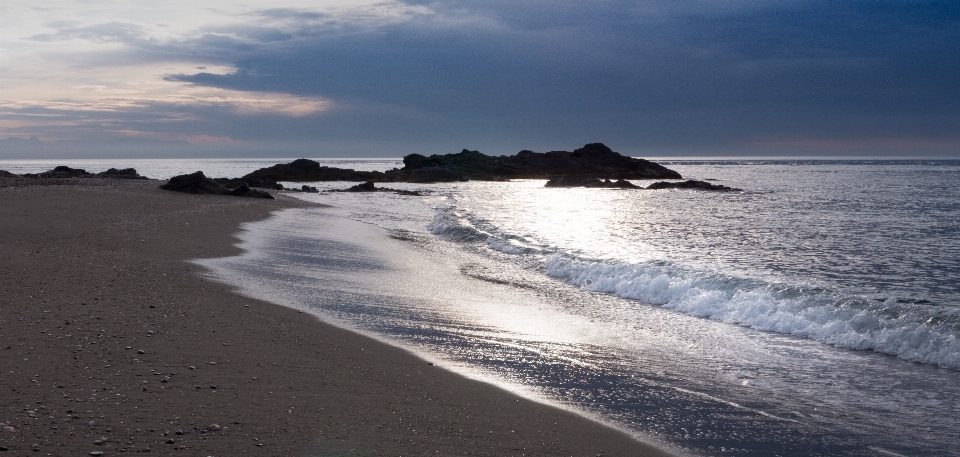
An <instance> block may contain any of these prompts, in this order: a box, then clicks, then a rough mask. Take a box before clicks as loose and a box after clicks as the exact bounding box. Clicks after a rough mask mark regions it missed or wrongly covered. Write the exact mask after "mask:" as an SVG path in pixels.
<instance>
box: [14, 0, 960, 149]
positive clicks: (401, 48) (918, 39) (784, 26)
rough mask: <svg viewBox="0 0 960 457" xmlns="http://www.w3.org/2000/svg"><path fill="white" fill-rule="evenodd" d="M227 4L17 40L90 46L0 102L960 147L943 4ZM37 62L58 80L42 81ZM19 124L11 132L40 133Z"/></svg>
mask: <svg viewBox="0 0 960 457" xmlns="http://www.w3.org/2000/svg"><path fill="white" fill-rule="evenodd" d="M218 7H219V8H222V9H225V10H226V12H223V11H221V12H218V13H216V14H213V13H211V14H212V15H211V16H209V18H208V19H206V20H205V21H200V20H196V21H194V22H192V23H191V24H192V25H190V27H186V26H178V27H177V28H176V30H174V31H170V30H168V29H165V28H164V27H162V26H160V25H157V23H155V22H153V23H151V22H148V21H104V22H102V23H93V24H90V23H86V24H80V23H76V22H71V23H67V22H47V23H46V26H47V27H48V29H49V28H52V29H53V31H49V30H48V31H45V32H43V33H33V34H30V35H28V36H29V38H30V39H29V40H28V41H30V42H32V43H35V44H36V46H54V45H57V44H58V43H59V44H71V46H81V45H82V43H89V45H90V46H93V47H91V48H88V49H87V48H84V51H83V52H73V50H71V53H70V54H66V53H61V54H56V53H57V52H60V51H56V50H54V48H52V47H51V48H42V49H46V50H45V51H44V52H45V53H46V54H44V55H47V56H50V57H49V59H50V61H53V60H54V58H53V56H57V57H60V58H62V59H63V60H69V59H74V60H77V61H76V62H73V64H74V65H75V66H76V68H78V70H67V69H65V67H66V65H62V66H61V67H57V68H58V69H57V70H56V71H53V72H50V71H47V72H42V71H37V70H32V71H28V70H22V71H23V75H24V76H23V77H22V78H20V79H17V71H20V70H15V71H10V72H7V70H6V68H8V67H4V69H5V74H9V75H11V77H14V78H13V79H15V80H16V81H17V84H22V85H23V87H24V88H26V90H18V96H17V97H15V98H14V97H10V96H9V94H10V92H5V93H3V94H2V95H0V99H2V100H0V102H2V103H0V106H2V107H4V108H5V109H6V110H7V111H8V112H17V113H24V115H26V113H28V112H29V113H33V114H37V113H50V112H54V111H59V112H63V111H75V112H78V113H80V112H82V111H102V112H121V111H123V112H125V113H131V112H134V111H137V112H142V113H143V114H144V116H146V117H148V118H149V117H151V116H152V117H153V118H156V119H183V118H187V117H189V118H190V119H191V125H192V127H193V128H196V129H201V128H202V129H206V130H205V131H203V132H200V131H196V132H191V133H190V134H191V135H208V136H210V137H213V138H220V137H226V138H245V139H244V140H243V141H251V139H255V138H259V139H262V140H264V141H283V139H286V140H288V141H305V142H310V141H339V142H349V141H355V142H357V144H360V142H368V143H365V144H369V142H371V141H373V142H380V143H382V144H386V143H389V141H391V140H396V141H398V142H405V144H410V145H413V144H416V145H424V144H435V145H436V147H437V148H441V147H446V145H452V144H456V143H459V146H462V147H468V146H469V147H471V148H481V149H484V148H487V147H488V148H495V149H496V148H507V149H505V150H499V151H497V150H495V151H494V152H511V151H512V152H515V150H516V149H520V148H531V149H540V150H545V149H560V148H569V147H571V146H570V145H571V144H573V145H577V144H582V143H584V142H588V141H605V142H608V143H611V144H612V145H616V146H617V148H618V149H620V150H624V151H637V152H641V151H655V152H657V153H669V152H670V151H674V152H684V151H696V152H698V153H704V152H705V151H706V152H708V151H721V152H722V151H736V150H738V148H743V149H749V148H755V147H760V146H758V145H763V147H764V148H773V147H776V145H780V146H782V147H784V148H787V147H789V146H790V145H792V144H797V143H796V142H797V141H801V142H805V143H804V144H806V145H807V146H808V147H809V150H815V149H816V148H817V147H822V148H824V149H826V148H828V147H829V148H844V147H847V148H849V149H850V150H852V151H854V150H861V149H863V148H860V147H859V146H857V145H858V144H866V145H870V144H878V145H879V144H898V145H900V146H901V147H903V148H905V149H909V148H912V147H914V146H911V145H915V146H916V147H918V148H919V147H921V146H922V145H924V144H928V145H929V144H946V145H951V144H954V143H953V141H954V140H953V138H955V136H956V134H955V133H954V132H956V131H958V128H960V107H958V104H957V103H956V102H955V101H956V100H958V99H960V88H958V87H957V85H956V81H957V80H960V61H958V60H957V59H956V58H954V57H953V56H956V55H960V8H958V7H957V6H956V5H955V2H942V1H913V2H892V1H891V2H887V1H873V2H866V1H855V2H840V3H837V2H828V1H823V0H805V1H791V2H785V1H754V0H742V1H725V2H703V1H699V0H697V1H694V0H689V1H673V2H666V1H651V2H642V3H637V2H632V1H620V0H609V1H601V2H589V3H584V2H576V1H572V0H571V1H567V0H558V1H557V2H552V3H551V4H550V6H549V7H544V6H543V4H542V2H532V1H526V0H514V1H485V2H450V1H407V2H399V1H389V0H388V1H379V2H371V3H364V4H356V3H352V2H341V3H337V4H332V5H327V6H325V7H322V8H317V7H313V6H311V4H310V2H307V3H301V4H295V3H289V4H288V3H284V4H281V5H279V7H260V8H258V7H257V5H254V6H253V7H250V8H249V9H244V10H239V9H236V8H235V7H233V8H232V7H231V6H230V5H229V4H219V5H218ZM218 11H220V10H218ZM37 49H41V48H37ZM78 56H79V58H78ZM0 65H3V64H2V63H0ZM37 65H38V67H36V68H37V69H40V68H41V67H40V66H39V65H40V64H37ZM43 65H45V67H43V68H54V67H52V66H51V65H53V64H51V63H50V62H45V63H43ZM28 67H29V65H25V66H24V68H28ZM197 67H206V69H203V70H202V71H200V72H198V71H197V70H198V68H197ZM28 74H29V75H36V74H53V75H59V76H58V77H59V78H60V79H57V78H50V80H49V81H44V82H42V84H41V83H40V82H37V83H36V84H37V89H36V90H33V89H31V87H32V86H31V84H33V83H31V82H30V80H29V77H28V76H27V75H28ZM118 81H119V82H118ZM40 86H42V87H43V88H41V87H40ZM51 87H53V88H54V89H51ZM57 87H59V88H61V89H56V88H57ZM41 92H43V94H45V95H39V94H40V93H41ZM21 94H22V95H21ZM38 110H39V111H38ZM18 122H21V124H19V125H20V127H18V128H17V129H18V130H17V133H18V134H19V133H24V134H26V133H30V132H28V130H29V128H28V127H27V124H24V123H22V122H27V121H25V120H21V121H18ZM31 122H35V121H31ZM118 122H120V121H118ZM150 128H151V127H149V126H139V125H137V126H130V130H131V131H138V132H139V131H144V132H147V131H150ZM123 130H124V129H122V128H113V130H111V131H115V132H116V131H123ZM2 132H3V127H2V124H0V133H2ZM164 134H166V133H164ZM797 138H803V140H796V139H797ZM871 138H875V139H876V141H877V142H876V143H870V142H871V141H874V140H871ZM897 138H903V139H905V140H904V141H901V142H899V143H898V142H897V140H896V139H897ZM908 140H909V141H908ZM411 147H413V146H411ZM878 147H879V146H878ZM941 149H949V146H945V147H944V148H941ZM437 152H442V151H439V150H438V151H437Z"/></svg>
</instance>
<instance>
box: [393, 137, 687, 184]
mask: <svg viewBox="0 0 960 457" xmlns="http://www.w3.org/2000/svg"><path fill="white" fill-rule="evenodd" d="M403 163H404V167H403V169H401V170H399V172H405V173H407V174H413V173H415V171H416V170H417V169H420V168H426V167H436V168H447V169H449V170H452V171H455V172H457V173H460V175H462V176H463V177H464V178H467V179H477V180H502V179H550V178H553V177H556V176H570V177H572V176H583V177H592V178H612V179H656V178H659V179H681V176H680V174H679V173H677V172H675V171H673V170H670V169H668V168H665V167H663V166H661V165H657V164H655V163H653V162H649V161H646V160H643V159H635V158H632V157H627V156H624V155H621V154H619V153H617V152H614V151H612V150H611V149H610V148H608V147H607V146H605V145H604V144H602V143H591V144H587V145H585V146H584V147H582V148H580V149H576V150H574V151H573V152H567V151H552V152H545V153H539V152H533V151H520V152H518V153H517V154H516V155H514V156H504V157H491V156H486V155H483V154H481V153H479V152H477V151H468V150H466V149H464V150H463V151H461V152H460V153H457V154H447V155H443V156H438V155H432V156H430V157H424V156H421V155H419V154H411V155H408V156H406V157H404V158H403Z"/></svg>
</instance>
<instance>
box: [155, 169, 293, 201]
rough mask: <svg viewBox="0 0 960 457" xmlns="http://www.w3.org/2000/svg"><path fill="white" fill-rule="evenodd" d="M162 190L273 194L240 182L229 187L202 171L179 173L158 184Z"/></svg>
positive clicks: (228, 193)
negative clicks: (186, 173)
mask: <svg viewBox="0 0 960 457" xmlns="http://www.w3.org/2000/svg"><path fill="white" fill-rule="evenodd" d="M160 188H161V189H163V190H170V191H173V192H185V193H188V194H215V195H234V196H237V197H254V198H270V199H273V198H274V197H273V195H270V194H269V193H268V192H264V191H262V190H255V189H251V188H250V186H249V185H248V184H247V183H245V182H241V183H240V184H239V185H237V186H236V187H233V188H230V187H227V186H224V185H222V184H220V183H219V182H217V181H215V180H213V179H210V178H208V177H206V176H204V175H203V172H202V171H198V172H196V173H192V174H189V175H179V176H174V177H172V178H170V181H168V182H167V183H166V184H163V185H161V186H160Z"/></svg>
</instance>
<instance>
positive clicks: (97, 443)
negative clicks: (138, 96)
mask: <svg viewBox="0 0 960 457" xmlns="http://www.w3.org/2000/svg"><path fill="white" fill-rule="evenodd" d="M27 183H29V185H24V184H27ZM159 184H160V182H158V181H122V180H100V179H80V180H47V181H41V180H18V179H11V178H0V200H2V201H3V203H2V204H0V234H2V235H0V271H2V276H0V367H2V372H0V391H2V392H3V394H2V395H0V422H2V425H0V447H2V450H3V451H7V453H9V454H11V455H55V456H57V455H62V456H76V455H104V456H110V455H119V454H122V453H139V452H147V451H149V452H151V453H160V454H161V455H190V456H207V455H212V456H232V455H241V454H250V455H270V456H295V455H309V456H327V455H489V456H503V455H557V456H560V455H563V456H585V455H589V456H596V455H610V456H612V455H629V456H644V455H645V456H660V455H666V454H664V453H663V452H662V451H659V450H656V449H655V448H653V447H651V446H649V445H647V444H644V443H641V442H639V441H637V440H636V439H634V438H633V437H631V436H628V435H627V434H625V433H623V432H620V431H618V430H615V429H612V428H610V427H607V426H605V425H602V424H599V423H597V422H594V421H591V420H588V419H586V418H583V417H581V416H578V415H576V414H573V413H570V412H567V411H563V410H560V409H557V408H554V407H551V406H546V405H543V404H539V403H536V402H532V401H529V400H526V399H523V398H520V397H518V396H515V395H513V394H510V393H508V392H506V391H504V390H502V389H499V388H497V387H494V386H491V385H488V384H484V383H481V382H477V381H473V380H469V379H466V378H464V377H462V376H460V375H457V374H454V373H451V372H447V371H444V370H442V369H440V368H437V367H435V366H432V365H429V364H427V363H426V362H424V361H423V360H422V359H419V358H417V357H415V356H413V355H411V354H409V353H407V352H405V351H403V350H400V349H397V348H394V347H391V346H388V345H385V344H383V343H381V342H378V341H375V340H373V339H370V338H368V337H365V336H362V335H359V334H357V333H353V332H350V331H347V330H343V329H340V328H337V327H334V326H332V325H328V324H325V323H322V322H320V321H318V320H317V319H316V318H315V317H313V316H312V315H309V314H304V313H300V312H298V311H296V310H293V309H288V308H284V307H281V306H277V305H273V304H270V303H266V302H262V301H258V300H254V299H250V298H246V297H243V296H240V295H238V294H236V293H234V292H233V291H231V290H230V288H229V287H228V286H225V285H222V284H219V283H214V282H211V281H206V280H204V279H203V278H202V277H201V275H200V274H199V273H201V267H199V266H196V265H194V264H191V263H188V262H185V261H186V260H189V259H195V258H210V257H219V256H227V255H231V254H236V253H237V248H236V247H235V246H234V243H235V242H236V239H235V238H234V237H233V236H231V234H232V233H235V232H236V231H237V230H239V226H240V224H241V223H243V222H246V221H255V220H260V219H264V218H266V217H269V214H270V212H271V211H276V210H279V209H283V208H290V207H296V206H302V205H305V203H302V202H298V201H296V200H294V199H291V198H286V197H283V196H279V197H278V200H262V199H251V198H238V197H229V196H211V195H187V194H180V193H173V192H166V191H162V190H159V189H157V186H158V185H159ZM98 452H99V453H102V454H96V453H98Z"/></svg>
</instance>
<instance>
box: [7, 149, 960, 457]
mask: <svg viewBox="0 0 960 457" xmlns="http://www.w3.org/2000/svg"><path fill="white" fill-rule="evenodd" d="M267 162H270V161H267ZM274 162H275V161H274ZM271 163H272V162H271ZM661 163H663V164H664V165H666V166H668V167H670V168H673V169H675V170H677V171H679V172H680V173H682V174H683V175H684V176H685V177H686V178H694V179H706V180H712V181H713V182H716V183H719V184H724V185H727V186H731V187H737V188H740V189H742V191H739V192H732V193H711V192H703V191H691V190H664V191H644V190H611V189H585V188H574V189H555V188H544V187H543V184H544V182H543V181H539V180H521V181H513V182H496V183H493V182H467V183H451V184H432V185H415V184H389V185H387V184H384V186H389V187H394V188H402V189H408V190H421V191H423V192H424V193H425V196H423V197H411V196H400V195H396V194H389V193H375V194H347V193H320V194H295V195H296V196H297V197H298V198H303V199H306V200H310V201H315V202H320V203H325V204H327V205H332V207H330V208H323V209H308V210H304V209H295V210H286V211H282V212H279V213H278V214H276V215H275V216H274V217H273V218H271V219H269V220H266V221H262V222H257V223H252V224H247V225H246V226H245V230H244V232H243V233H242V235H241V239H242V246H243V247H244V248H245V249H246V253H245V254H244V255H242V256H237V257H232V258H226V259H213V260H204V261H201V263H203V264H204V265H207V266H209V267H211V268H212V271H213V273H212V274H213V275H214V276H215V277H217V278H219V279H220V280H223V281H227V282H230V283H232V284H235V285H237V286H238V287H239V288H240V290H241V292H243V293H246V294H249V295H252V296H255V297H259V298H264V299H268V300H271V301H274V302H277V303H280V304H284V305H287V306H293V307H297V308H300V309H304V310H307V311H311V312H314V313H316V314H318V315H320V316H322V317H323V318H324V319H327V320H329V321H332V322H336V323H338V324H340V325H343V326H346V327H349V328H353V329H357V330H360V331H363V332H365V333H368V334H371V335H373V336H375V337H377V338H380V339H383V340H385V341H387V342H390V343H392V344H396V345H400V346H403V347H406V348H409V349H410V350H412V351H415V352H417V353H419V354H421V355H422V356H424V357H425V358H428V359H429V360H431V361H434V362H435V363H438V364H440V365H442V366H446V367H448V368H450V369H453V370H456V371H459V372H461V373H464V374H466V375H468V376H471V377H475V378H479V379H484V380H486V381H489V382H493V383H496V384H498V385H501V386H503V387H505V388H507V389H510V390H513V391H516V392H518V393H520V394H522V395H526V396H529V397H531V398H534V399H537V400H540V401H546V402H550V403H554V404H557V405H560V406H562V407H567V408H571V409H573V410H576V411H579V412H581V413H583V414H585V415H588V416H591V417H595V418H597V419H598V420H602V421H605V422H607V423H610V424H612V425H614V426H617V427H620V428H623V429H625V430H627V431H628V432H630V433H634V434H636V435H638V436H641V437H643V438H645V439H647V440H649V441H653V442H656V443H660V444H661V445H663V446H664V447H665V448H668V449H671V450H674V451H678V452H681V453H690V454H694V455H743V456H766V455H797V456H800V455H803V456H808V455H917V456H919V455H960V451H957V449H960V274H958V273H960V261H958V259H960V222H958V221H960V217H958V216H960V179H957V177H958V176H960V162H958V161H814V160H806V161H800V160H791V161H784V160H710V161H661ZM193 165H197V164H194V163H191V164H189V165H184V166H187V167H188V168H189V167H190V166H193ZM247 165H254V164H253V163H251V164H247ZM255 165H256V166H262V165H261V164H260V163H256V164H255ZM398 165H399V164H398V162H396V161H382V162H376V163H375V162H366V161H365V162H359V161H358V162H350V161H340V162H338V163H337V164H332V166H341V167H349V168H364V167H366V168H364V169H386V168H391V167H393V166H398ZM224 166H225V167H226V166H229V167H236V166H237V165H236V164H229V165H224ZM378 167H379V168H378ZM0 168H2V167H0ZM213 168H215V167H213ZM240 168H242V167H240ZM162 169H163V168H162V167H158V168H156V170H158V172H159V171H160V170H162ZM201 169H202V168H201ZM234 169H236V170H239V168H230V170H234ZM92 171H99V170H92ZM204 171H207V174H208V175H212V176H218V175H219V174H224V175H239V174H242V173H240V172H237V173H218V171H217V170H216V169H211V170H209V171H208V170H204ZM141 173H143V172H141ZM143 174H146V173H143ZM350 184H351V183H314V184H312V185H315V186H317V187H320V188H322V189H333V188H343V187H347V186H349V185H350ZM638 184H641V185H643V184H646V183H645V182H642V181H641V182H638Z"/></svg>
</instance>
